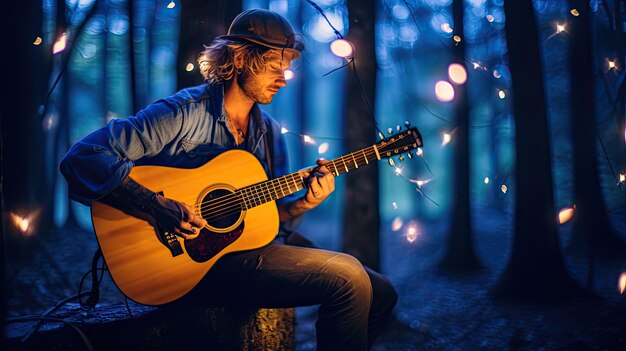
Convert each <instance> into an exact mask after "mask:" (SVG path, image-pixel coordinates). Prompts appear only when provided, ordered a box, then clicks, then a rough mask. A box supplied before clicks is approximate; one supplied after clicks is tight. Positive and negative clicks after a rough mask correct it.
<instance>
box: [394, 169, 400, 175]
mask: <svg viewBox="0 0 626 351" xmlns="http://www.w3.org/2000/svg"><path fill="white" fill-rule="evenodd" d="M394 172H395V173H396V175H398V176H399V175H401V174H402V168H400V167H396V168H395V169H394Z"/></svg>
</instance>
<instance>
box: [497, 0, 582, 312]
mask: <svg viewBox="0 0 626 351" xmlns="http://www.w3.org/2000/svg"><path fill="white" fill-rule="evenodd" d="M504 11H505V15H506V19H507V21H506V35H507V38H506V39H507V44H508V49H509V58H510V68H511V75H512V77H513V93H514V97H513V110H514V114H515V132H516V137H515V146H516V172H515V176H516V183H517V190H516V199H515V226H514V237H513V248H512V251H511V257H510V259H509V263H508V266H507V268H506V270H505V271H504V273H503V274H502V276H501V277H500V280H499V282H498V283H497V284H496V286H495V287H494V292H495V293H496V294H497V295H503V296H508V297H516V298H523V299H530V300H549V299H555V298H562V297H565V296H568V295H572V294H578V293H579V292H580V288H579V287H578V286H577V284H576V283H575V282H574V280H573V279H572V278H571V277H570V276H569V274H568V272H567V271H566V269H565V265H564V263H563V260H562V258H561V253H560V249H559V241H558V237H557V228H556V215H555V210H554V197H553V193H552V171H551V163H550V162H551V157H550V143H549V136H548V120H547V113H546V104H545V98H544V97H545V94H544V88H543V81H542V68H541V60H540V53H539V44H538V33H537V23H536V21H535V13H534V9H533V5H532V1H531V0H519V1H505V3H504Z"/></svg>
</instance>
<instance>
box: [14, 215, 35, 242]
mask: <svg viewBox="0 0 626 351" xmlns="http://www.w3.org/2000/svg"><path fill="white" fill-rule="evenodd" d="M38 214H39V212H38V211H36V212H34V213H31V214H29V215H27V216H22V215H18V214H17V213H13V212H9V215H10V217H11V221H12V222H13V225H14V226H15V228H16V229H17V230H18V231H19V232H20V233H22V235H24V236H31V235H32V234H33V233H34V232H35V231H34V228H33V222H34V221H35V219H36V217H37V216H38Z"/></svg>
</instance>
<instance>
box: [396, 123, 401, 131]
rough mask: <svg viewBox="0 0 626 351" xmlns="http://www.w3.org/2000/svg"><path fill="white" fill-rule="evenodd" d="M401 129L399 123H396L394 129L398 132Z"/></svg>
mask: <svg viewBox="0 0 626 351" xmlns="http://www.w3.org/2000/svg"><path fill="white" fill-rule="evenodd" d="M401 130H402V127H400V125H399V124H398V125H397V126H396V131H398V132H399V131H401Z"/></svg>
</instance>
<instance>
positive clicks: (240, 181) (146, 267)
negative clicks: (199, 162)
mask: <svg viewBox="0 0 626 351" xmlns="http://www.w3.org/2000/svg"><path fill="white" fill-rule="evenodd" d="M130 177H131V178H133V179H134V180H135V181H137V182H138V183H139V184H141V185H143V186H145V187H146V188H148V189H150V190H152V191H155V192H159V191H161V192H163V194H164V196H166V197H168V198H171V199H174V200H177V201H180V202H182V203H185V204H187V205H188V206H189V207H190V208H196V207H198V205H199V204H202V203H205V204H206V203H210V202H211V201H207V200H212V199H215V198H218V197H220V196H224V195H229V194H231V193H233V192H234V191H235V190H236V189H240V188H243V187H246V186H248V185H252V184H256V183H259V182H263V181H265V180H267V176H266V174H265V171H264V170H263V167H262V166H261V164H260V163H259V161H258V160H257V159H256V158H255V157H254V156H253V155H252V154H250V153H248V152H245V151H241V150H231V151H227V152H224V153H222V154H220V155H219V156H217V157H215V158H214V159H213V160H211V161H209V162H208V163H206V164H205V165H203V166H201V167H199V168H195V169H179V168H171V167H161V166H137V167H134V168H133V170H132V172H131V173H130ZM234 197H235V196H231V197H230V198H234ZM218 200H219V198H218V199H217V200H215V201H214V202H217V205H216V208H218V209H220V208H223V207H224V206H223V204H221V203H220V202H219V201H218ZM227 204H229V203H227ZM220 206H221V207H220ZM198 208H199V210H197V211H196V213H200V211H201V212H202V217H204V218H205V219H207V221H208V222H209V225H208V226H207V227H205V228H203V229H202V230H201V233H200V235H199V236H198V238H196V239H193V240H183V239H182V238H178V237H177V238H176V239H172V240H178V242H179V243H180V244H181V246H182V248H183V253H182V254H179V255H176V256H173V254H172V251H170V249H169V248H168V246H167V244H166V243H165V242H162V238H160V237H159V235H158V230H157V229H156V228H155V226H153V224H151V223H153V222H151V221H150V220H148V219H145V218H144V219H142V218H138V217H136V216H133V215H129V214H128V212H127V211H123V210H120V209H117V208H114V207H112V206H109V205H107V204H104V203H102V202H95V203H93V204H92V207H91V214H92V220H93V226H94V231H95V233H96V237H97V239H98V243H99V245H100V248H101V249H102V254H103V256H104V258H105V261H106V264H107V266H108V269H109V272H110V274H111V277H112V278H113V281H114V282H115V284H116V285H117V286H118V288H119V289H120V290H121V291H122V292H123V293H124V295H126V296H127V297H128V298H130V299H132V300H134V301H136V302H138V303H141V304H145V305H161V304H164V303H168V302H171V301H174V300H176V299H178V298H179V297H181V296H183V295H185V294H186V293H187V292H189V291H190V290H191V289H192V288H193V287H194V286H196V284H197V283H198V282H199V281H200V280H201V279H202V278H203V277H204V275H205V274H206V273H207V272H208V271H209V270H210V269H211V267H212V266H213V265H214V264H215V262H216V261H217V260H218V259H219V258H220V257H222V256H223V255H225V254H227V253H229V252H235V251H243V250H250V249H255V248H259V247H262V246H264V245H267V244H268V243H270V242H271V241H272V240H273V239H274V237H275V236H276V234H277V233H278V226H279V220H278V211H277V209H276V203H275V201H268V202H266V203H263V204H261V205H259V206H256V207H252V208H249V209H242V208H235V209H234V210H233V211H231V212H230V213H229V215H228V216H227V217H226V218H222V217H221V218H220V219H216V220H210V219H209V218H208V217H211V213H213V209H212V208H207V207H198ZM200 209H201V210H200Z"/></svg>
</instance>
